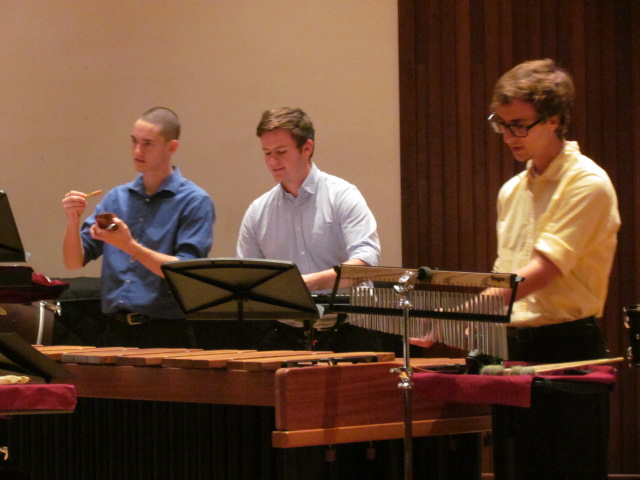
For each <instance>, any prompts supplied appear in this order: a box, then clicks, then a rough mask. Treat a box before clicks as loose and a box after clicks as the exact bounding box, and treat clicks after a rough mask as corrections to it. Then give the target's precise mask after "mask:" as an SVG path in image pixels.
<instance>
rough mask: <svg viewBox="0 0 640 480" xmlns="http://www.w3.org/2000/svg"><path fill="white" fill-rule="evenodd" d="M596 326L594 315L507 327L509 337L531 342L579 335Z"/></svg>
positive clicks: (591, 330)
mask: <svg viewBox="0 0 640 480" xmlns="http://www.w3.org/2000/svg"><path fill="white" fill-rule="evenodd" d="M594 328H596V324H595V318H594V317H593V316H591V317H586V318H581V319H580V320H573V321H571V322H564V323H556V324H553V325H543V326H541V327H522V328H518V327H512V328H507V337H509V338H511V339H515V340H517V341H518V342H520V343H531V342H536V341H538V340H548V339H551V338H562V337H577V336H580V335H588V334H591V333H593V329H594Z"/></svg>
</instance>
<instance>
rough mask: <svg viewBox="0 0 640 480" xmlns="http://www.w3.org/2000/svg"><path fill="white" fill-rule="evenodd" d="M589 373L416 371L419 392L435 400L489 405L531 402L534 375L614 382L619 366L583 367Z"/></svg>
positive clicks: (517, 405) (520, 404)
mask: <svg viewBox="0 0 640 480" xmlns="http://www.w3.org/2000/svg"><path fill="white" fill-rule="evenodd" d="M582 369H583V370H587V371H589V373H588V374H586V375H566V374H564V372H562V371H559V372H553V373H552V372H549V373H548V374H540V375H535V376H534V375H507V376H492V375H454V374H447V373H422V372H420V373H414V374H413V382H414V391H415V395H416V396H420V397H422V398H426V399H428V400H431V401H434V402H457V403H475V404H489V405H510V406H515V407H530V406H531V385H532V383H533V380H534V379H535V378H544V379H549V380H562V381H568V382H592V383H605V384H611V385H613V384H614V383H615V381H616V369H615V368H613V367H610V366H602V365H593V366H588V367H583V368H582Z"/></svg>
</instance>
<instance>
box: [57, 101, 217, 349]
mask: <svg viewBox="0 0 640 480" xmlns="http://www.w3.org/2000/svg"><path fill="white" fill-rule="evenodd" d="M179 134H180V122H179V119H178V117H177V115H176V114H175V113H174V112H172V111H171V110H169V109H166V108H162V107H157V108H153V109H151V110H149V111H147V112H145V113H144V114H143V115H142V116H141V117H140V118H139V119H138V120H137V121H136V122H135V124H134V126H133V130H132V133H131V140H132V153H133V163H134V166H135V168H136V170H137V171H138V172H139V173H140V175H138V177H137V178H136V179H135V180H134V181H132V182H130V183H127V184H124V185H120V186H118V187H115V188H114V189H112V190H111V191H109V192H108V193H107V194H106V196H105V198H104V199H103V200H102V201H101V202H100V203H99V204H98V205H97V206H96V209H95V212H94V213H93V214H92V215H91V216H89V217H88V218H87V219H86V220H85V221H84V222H83V223H81V222H80V217H81V216H82V214H83V213H84V211H85V209H86V207H87V195H86V194H85V193H82V192H78V191H70V192H68V193H67V194H66V195H65V197H64V199H63V201H62V205H63V207H64V210H65V212H66V215H67V227H66V230H65V237H64V242H63V255H64V262H65V266H66V267H67V268H69V269H77V268H80V267H82V266H83V265H85V264H86V263H88V262H89V261H91V260H95V259H97V258H99V257H101V256H102V259H103V260H102V295H101V297H102V310H103V312H104V313H105V314H107V325H106V330H105V339H104V342H103V343H104V344H111V345H115V346H123V347H125V346H137V347H154V346H158V347H173V346H181V347H187V346H190V343H191V342H190V340H189V335H188V334H187V332H188V329H187V325H186V322H185V321H184V313H183V312H182V311H181V310H180V307H179V306H178V304H177V303H176V301H175V299H174V298H173V296H172V295H171V292H170V290H169V286H168V284H167V282H166V281H165V280H164V275H163V272H162V269H161V266H162V264H163V263H166V262H171V261H177V260H186V259H193V258H202V257H206V256H207V254H208V253H209V249H210V248H211V245H212V242H213V222H214V219H215V211H214V206H213V203H212V202H211V199H210V198H209V195H208V194H207V193H206V192H205V191H204V190H203V189H202V188H200V187H198V186H197V185H195V184H194V183H193V182H191V181H189V180H187V179H185V178H184V177H183V176H182V174H181V173H180V170H179V169H178V168H177V167H174V166H172V164H171V158H172V156H173V154H174V153H175V151H176V150H177V148H178V145H179V143H178V138H179ZM102 212H109V213H113V214H115V218H113V220H111V226H109V227H108V228H101V227H100V225H99V224H98V223H96V214H97V213H102Z"/></svg>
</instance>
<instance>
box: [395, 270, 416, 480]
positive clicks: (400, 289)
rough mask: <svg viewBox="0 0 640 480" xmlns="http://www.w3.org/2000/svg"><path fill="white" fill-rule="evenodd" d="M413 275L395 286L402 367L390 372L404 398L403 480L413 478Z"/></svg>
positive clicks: (408, 275) (408, 274)
mask: <svg viewBox="0 0 640 480" xmlns="http://www.w3.org/2000/svg"><path fill="white" fill-rule="evenodd" d="M414 276H415V274H413V273H411V272H407V274H406V275H404V276H403V277H402V278H401V279H400V281H399V283H400V284H399V285H396V286H395V287H394V288H395V291H396V294H397V295H398V296H399V297H400V302H399V305H400V307H401V308H402V317H403V329H402V330H403V332H402V340H403V346H402V353H403V366H402V367H400V368H395V369H393V370H392V371H393V372H395V373H397V374H398V376H399V377H400V382H399V383H398V387H399V388H401V389H402V391H403V396H404V479H405V480H411V479H412V478H413V378H412V371H411V359H410V355H409V350H410V344H409V311H410V310H411V302H410V301H409V298H408V295H409V291H410V290H412V289H413V285H414V281H415V279H414Z"/></svg>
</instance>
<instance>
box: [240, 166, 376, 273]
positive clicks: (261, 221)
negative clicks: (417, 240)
mask: <svg viewBox="0 0 640 480" xmlns="http://www.w3.org/2000/svg"><path fill="white" fill-rule="evenodd" d="M236 250H237V251H236V253H237V256H238V257H240V258H266V259H271V260H283V261H289V262H294V263H295V264H296V265H297V266H298V269H299V270H300V273H301V274H303V275H304V274H307V273H313V272H319V271H322V270H326V269H329V268H332V267H334V266H336V265H339V264H341V263H343V262H345V261H346V260H349V259H354V258H357V259H359V260H362V261H363V262H365V263H366V264H367V265H378V262H379V261H380V241H379V239H378V233H377V225H376V220H375V218H374V216H373V213H371V210H370V209H369V207H368V206H367V203H366V201H365V199H364V197H363V196H362V194H361V193H360V191H359V190H358V189H357V188H356V187H355V186H354V185H352V184H350V183H348V182H347V181H345V180H343V179H341V178H338V177H335V176H333V175H329V174H327V173H324V172H322V171H320V170H319V169H318V167H316V165H315V164H313V165H312V168H311V171H310V172H309V175H307V178H306V179H305V181H304V182H303V184H302V186H301V188H300V191H299V193H298V196H297V197H294V196H293V195H291V194H290V193H287V192H286V190H285V189H284V188H282V186H281V185H279V184H278V185H276V186H275V187H274V188H273V189H271V190H270V191H268V192H267V193H265V194H264V195H262V196H261V197H259V198H257V199H256V200H254V201H253V203H252V204H251V205H250V206H249V208H248V210H247V212H246V213H245V216H244V219H243V221H242V226H241V228H240V235H239V237H238V243H237V249H236Z"/></svg>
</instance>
